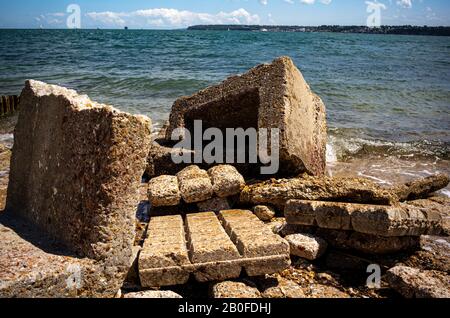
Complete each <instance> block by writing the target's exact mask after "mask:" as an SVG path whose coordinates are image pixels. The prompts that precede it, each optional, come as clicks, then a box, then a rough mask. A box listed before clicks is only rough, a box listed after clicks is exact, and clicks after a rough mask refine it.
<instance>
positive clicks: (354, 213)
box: [285, 200, 442, 237]
mask: <svg viewBox="0 0 450 318" xmlns="http://www.w3.org/2000/svg"><path fill="white" fill-rule="evenodd" d="M285 217H286V222H288V223H290V224H300V225H308V226H318V227H320V228H326V229H334V230H354V231H356V232H360V233H364V234H372V235H377V236H385V237H392V236H420V235H424V234H428V235H434V234H439V233H440V232H441V229H442V218H441V217H440V215H439V213H436V212H435V211H432V210H426V211H424V210H421V209H419V208H416V207H414V206H411V205H407V204H404V203H399V204H397V205H395V206H383V205H367V204H354V203H336V202H322V201H302V200H290V201H288V202H287V204H286V208H285Z"/></svg>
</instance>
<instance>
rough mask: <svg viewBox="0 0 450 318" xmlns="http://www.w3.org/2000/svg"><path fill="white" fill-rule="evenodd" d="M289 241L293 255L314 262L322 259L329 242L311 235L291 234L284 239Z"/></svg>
mask: <svg viewBox="0 0 450 318" xmlns="http://www.w3.org/2000/svg"><path fill="white" fill-rule="evenodd" d="M284 239H285V240H286V241H288V243H289V246H290V251H291V255H295V256H299V257H302V258H305V259H307V260H310V261H313V260H316V259H318V258H320V257H321V256H322V255H323V254H324V253H325V251H326V250H327V247H328V244H327V242H326V241H325V240H324V239H322V238H320V237H317V236H314V235H311V234H300V233H299V234H291V235H288V236H286V237H285V238H284Z"/></svg>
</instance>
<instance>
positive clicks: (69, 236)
mask: <svg viewBox="0 0 450 318" xmlns="http://www.w3.org/2000/svg"><path fill="white" fill-rule="evenodd" d="M20 101H21V102H20V107H21V110H20V113H19V120H18V123H17V126H16V129H15V142H14V147H13V154H12V158H11V172H10V182H9V186H8V197H7V203H6V210H7V213H8V214H10V215H11V216H13V217H21V218H23V219H25V220H27V221H28V222H29V223H30V224H33V225H34V226H36V227H38V228H40V229H41V230H42V231H43V232H44V233H47V234H49V235H50V236H51V237H53V238H55V239H57V240H58V241H60V242H61V243H63V244H64V245H65V246H66V247H67V249H68V250H69V251H72V252H74V253H76V254H77V255H79V256H82V257H88V258H92V259H95V260H98V261H102V262H103V263H104V266H106V268H107V269H108V270H110V271H114V270H116V271H117V277H116V278H115V280H113V281H111V284H112V286H113V285H114V286H115V285H116V284H117V283H118V281H120V280H123V278H124V276H125V274H126V271H127V270H128V266H129V262H130V257H131V247H132V245H133V240H134V236H135V222H134V220H135V211H136V206H137V203H138V202H139V192H138V189H139V185H140V183H141V177H142V174H143V172H144V169H145V161H146V157H147V154H148V152H149V148H150V142H151V141H150V129H151V127H150V126H151V123H150V120H149V119H148V118H147V117H144V116H133V115H130V114H127V113H123V112H120V111H118V110H116V109H114V108H113V107H110V106H106V105H101V104H98V103H95V102H92V101H91V100H89V98H88V97H87V96H79V95H78V94H77V93H76V92H75V91H73V90H68V89H65V88H62V87H58V86H54V85H47V84H45V83H42V82H38V81H27V82H26V84H25V88H24V90H23V91H22V95H21V97H20Z"/></svg>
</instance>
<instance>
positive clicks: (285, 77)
mask: <svg viewBox="0 0 450 318" xmlns="http://www.w3.org/2000/svg"><path fill="white" fill-rule="evenodd" d="M325 117H326V114H325V106H324V104H323V102H322V101H321V99H320V98H319V97H318V96H317V95H315V94H314V93H313V92H312V91H311V89H310V88H309V86H308V84H307V83H306V81H305V80H304V78H303V76H302V74H301V73H300V71H299V70H298V69H297V68H296V67H295V65H294V63H293V62H292V60H291V59H290V58H288V57H281V58H278V59H276V60H274V61H273V62H272V63H271V64H264V65H259V66H257V67H255V68H253V69H251V70H250V71H248V72H247V73H245V74H243V75H240V76H232V77H230V78H228V79H227V80H225V81H224V82H223V83H221V84H219V85H216V86H211V87H209V88H207V89H204V90H201V91H199V92H198V93H196V94H194V95H192V96H189V97H181V98H180V99H178V100H176V101H175V103H174V104H173V106H172V111H171V113H170V119H169V121H170V123H169V127H168V129H167V132H166V139H170V136H171V134H172V132H173V131H174V130H175V129H177V128H186V129H187V130H189V131H190V132H191V135H192V132H193V122H194V120H202V124H203V129H207V128H210V127H215V128H218V129H220V130H222V131H225V129H226V128H243V129H247V128H255V129H257V130H260V129H263V128H265V129H271V128H278V129H279V132H280V133H279V136H280V140H279V145H280V146H279V157H280V172H281V173H283V172H285V173H288V174H290V175H294V174H298V173H301V172H308V173H310V174H313V175H323V174H324V172H325V162H326V158H325V151H326V150H325V148H326V140H327V132H326V130H327V129H326V118H325Z"/></svg>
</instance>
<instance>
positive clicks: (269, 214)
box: [253, 205, 275, 222]
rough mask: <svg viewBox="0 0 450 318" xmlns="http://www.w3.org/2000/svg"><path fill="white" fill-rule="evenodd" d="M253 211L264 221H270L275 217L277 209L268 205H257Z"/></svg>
mask: <svg viewBox="0 0 450 318" xmlns="http://www.w3.org/2000/svg"><path fill="white" fill-rule="evenodd" d="M253 213H255V215H256V216H257V217H258V218H259V219H260V220H261V221H263V222H269V221H270V220H272V219H273V218H274V217H275V209H274V208H272V207H270V206H267V205H257V206H255V207H254V208H253Z"/></svg>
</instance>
